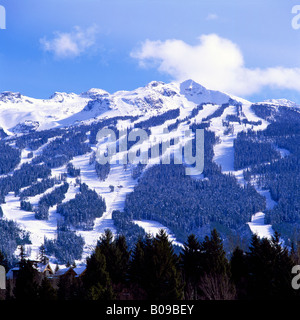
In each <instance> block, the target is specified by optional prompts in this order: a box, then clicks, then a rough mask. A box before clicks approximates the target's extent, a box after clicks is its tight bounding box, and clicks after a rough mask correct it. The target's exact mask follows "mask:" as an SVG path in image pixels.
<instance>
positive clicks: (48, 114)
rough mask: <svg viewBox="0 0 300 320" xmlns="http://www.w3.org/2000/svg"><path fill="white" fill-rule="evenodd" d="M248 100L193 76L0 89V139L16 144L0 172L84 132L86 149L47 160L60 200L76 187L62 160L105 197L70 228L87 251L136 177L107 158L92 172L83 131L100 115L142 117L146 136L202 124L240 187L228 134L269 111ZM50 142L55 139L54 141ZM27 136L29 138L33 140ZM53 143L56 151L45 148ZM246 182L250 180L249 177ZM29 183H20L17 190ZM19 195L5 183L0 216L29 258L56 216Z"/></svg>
mask: <svg viewBox="0 0 300 320" xmlns="http://www.w3.org/2000/svg"><path fill="white" fill-rule="evenodd" d="M255 105H256V108H257V106H261V108H262V109H261V110H264V109H263V106H265V105H267V106H269V107H270V108H271V109H272V107H274V108H273V109H274V110H273V109H272V110H273V111H272V110H271V111H270V110H269V109H268V112H269V113H270V112H274V114H275V112H279V111H278V106H283V107H288V108H290V109H294V108H297V105H296V103H293V102H290V101H287V100H269V101H265V102H261V103H255ZM253 106H254V103H252V102H250V101H247V100H245V99H242V98H238V97H234V96H231V95H229V94H225V93H222V92H219V91H214V90H208V89H206V88H204V87H203V86H201V85H200V84H198V83H196V82H194V81H193V80H187V81H184V82H182V83H177V82H172V83H168V84H166V83H163V82H157V81H153V82H151V83H149V84H148V85H146V86H144V87H140V88H137V89H136V90H133V91H118V92H115V93H113V94H111V93H108V92H106V91H104V90H102V89H95V88H93V89H90V90H88V91H86V92H83V93H81V94H75V93H61V92H56V93H54V94H53V95H52V96H51V97H50V98H49V99H35V98H30V97H26V96H23V95H22V94H20V93H13V92H3V93H1V94H0V127H1V128H2V129H3V130H4V132H5V133H6V134H7V135H8V136H7V137H6V138H4V140H3V141H4V143H8V144H9V145H10V146H11V147H13V148H18V149H19V150H20V152H21V159H20V163H19V164H18V165H17V166H15V168H14V169H13V170H11V171H10V172H7V173H4V174H2V176H1V177H2V178H5V177H7V176H13V175H14V172H16V171H17V170H20V168H21V167H22V165H24V164H26V163H27V164H33V165H35V164H40V163H42V164H44V163H46V161H47V159H48V158H49V159H50V158H51V159H50V160H51V161H53V159H56V158H59V159H60V158H61V157H63V156H66V155H65V154H60V149H59V148H60V144H59V143H61V145H63V144H64V143H65V142H66V141H70V139H72V136H70V132H72V131H71V130H73V132H74V136H75V135H76V134H77V135H79V133H80V134H82V132H83V133H84V134H85V138H86V140H83V141H81V140H80V141H79V144H82V145H83V144H85V146H86V149H83V150H86V151H81V152H78V153H77V154H76V152H75V153H74V155H73V154H72V155H71V156H69V155H67V156H68V158H67V160H68V161H65V162H64V163H63V164H62V165H55V164H53V163H52V164H51V165H49V167H50V168H51V175H50V176H51V177H59V176H61V174H66V176H67V178H66V182H67V183H68V184H69V189H68V191H67V193H66V194H65V197H64V200H63V201H62V203H66V202H68V201H70V200H71V199H74V198H75V196H76V194H78V193H79V192H80V188H79V185H78V181H77V178H75V177H72V176H70V175H69V174H67V172H68V171H67V163H71V164H72V165H73V166H74V167H75V168H78V169H80V181H81V183H85V184H86V185H87V186H88V187H89V188H90V189H92V190H95V191H96V192H97V194H99V195H101V196H102V197H103V199H105V203H106V210H105V212H104V213H103V215H102V216H101V217H98V218H96V219H95V221H94V226H93V228H92V230H90V229H89V230H84V229H81V230H80V229H76V228H75V229H76V234H78V235H81V236H82V237H83V239H84V241H85V246H84V255H83V256H82V261H83V260H84V258H85V257H86V256H87V255H88V254H90V253H91V250H92V249H93V248H94V246H95V244H96V241H97V240H98V239H99V236H100V235H101V234H102V233H103V232H104V230H105V229H106V228H111V229H112V230H114V232H116V227H115V225H114V222H113V220H112V212H113V211H114V210H120V211H122V210H124V206H125V199H126V196H127V195H128V194H129V193H131V192H133V190H134V187H135V186H136V185H137V184H138V179H137V178H135V177H134V176H133V175H132V167H130V166H129V167H128V168H125V167H124V166H123V165H122V164H114V165H111V167H110V170H109V172H108V174H107V175H106V176H105V178H104V180H102V181H101V180H99V177H98V175H97V172H96V170H95V163H94V162H93V161H91V158H92V157H93V154H94V152H95V151H96V150H97V144H95V141H93V140H92V138H91V137H92V135H93V130H94V128H95V127H96V128H97V125H99V126H100V127H101V123H106V122H105V121H107V123H108V125H112V124H111V123H110V122H109V120H110V119H112V121H113V123H114V125H115V126H116V127H117V128H132V127H133V126H137V127H138V126H139V124H144V125H145V123H146V121H149V122H147V128H148V129H149V130H150V131H151V136H150V137H149V141H147V142H151V141H152V140H151V139H152V138H153V136H154V137H155V138H157V137H159V136H160V135H161V134H162V133H163V132H164V129H166V128H171V127H174V128H175V130H173V131H171V130H170V131H171V132H170V133H169V138H174V137H175V136H176V135H177V134H182V133H184V132H185V131H186V130H187V129H188V128H189V126H190V125H199V124H205V126H206V127H207V130H209V131H210V132H212V133H214V135H215V137H216V140H217V143H216V144H215V145H214V146H213V152H214V156H213V161H214V163H216V164H217V165H219V166H220V168H221V172H222V173H223V174H231V175H234V176H235V177H236V179H237V182H238V183H239V185H240V186H241V187H245V186H246V182H245V179H244V176H243V170H242V169H237V168H236V167H235V148H234V144H235V141H236V139H237V137H238V134H239V133H241V132H247V131H248V130H252V131H253V132H257V131H259V130H266V128H267V127H268V126H269V124H270V121H269V120H268V119H269V118H268V117H267V116H264V114H263V112H262V111H261V110H260V109H259V110H257V109H255V108H254V107H253ZM171 110H174V111H176V112H177V110H178V114H177V113H176V112H174V113H172V114H171V113H168V112H170V111H171ZM160 116H161V118H159V117H160ZM164 117H165V118H164ZM273 118H274V117H273ZM150 120H151V121H152V122H151V121H150ZM89 126H90V127H89ZM93 126H95V127H93ZM51 130H52V131H51ZM54 130H58V131H54ZM84 130H85V131H84ZM44 136H46V138H45V137H44ZM43 139H44V140H43ZM60 139H61V140H60ZM56 142H59V143H57V145H55V143H56ZM186 142H187V140H183V142H181V143H183V144H185V143H186ZM33 143H37V144H38V146H35V145H34V144H33ZM273 145H274V143H273ZM276 148H277V149H276ZM275 149H276V150H277V151H278V150H279V151H281V154H285V155H287V154H288V153H287V152H285V150H284V148H283V147H279V146H274V150H275ZM53 150H55V152H56V153H53ZM50 151H51V152H50ZM52 153H53V154H54V156H53V155H52ZM67 156H66V157H67ZM50 160H49V161H50ZM150 167H151V165H150V164H149V165H147V166H145V167H144V168H143V172H146V171H147V170H148V169H149V168H150ZM244 169H247V168H244ZM142 174H143V173H142ZM194 178H197V179H200V180H201V179H208V178H207V177H204V176H203V175H202V174H199V175H197V174H195V177H194ZM40 180H41V179H39V180H37V181H40ZM34 183H36V182H34ZM253 184H254V185H255V181H254V183H253ZM31 185H32V184H28V185H26V187H22V188H21V191H22V190H25V189H26V188H29V187H30V186H31ZM0 186H1V181H0ZM255 187H256V189H257V192H258V193H260V194H261V195H263V196H264V197H265V199H266V209H271V208H272V207H274V205H275V202H274V201H273V200H272V199H271V196H270V193H269V191H268V190H262V189H261V188H259V187H258V186H256V185H255ZM54 189H55V186H52V187H51V188H47V190H46V191H43V192H41V193H38V194H36V195H34V196H33V195H31V196H27V197H26V201H28V202H30V204H31V205H32V206H33V208H34V207H37V206H38V204H39V200H40V199H41V198H42V197H43V196H44V195H45V194H49V193H50V192H51V191H53V190H54ZM20 200H21V199H20V196H19V194H18V193H17V192H14V190H9V192H8V193H7V194H5V203H3V204H2V206H1V207H2V210H3V218H4V219H8V220H13V221H16V222H17V223H18V224H19V226H20V227H21V228H23V229H24V230H27V231H29V233H30V239H31V242H32V244H31V245H27V247H28V248H31V257H32V258H36V254H37V252H38V248H39V246H40V245H41V244H42V243H43V241H44V237H47V239H56V237H57V230H56V228H57V221H58V220H59V219H62V217H61V215H60V214H59V213H57V211H56V209H57V205H54V206H51V207H50V209H49V217H48V219H44V220H43V219H36V216H35V212H34V210H29V211H24V210H21V208H20ZM255 214H256V215H253V216H252V220H251V221H248V225H249V227H250V229H251V230H252V231H253V232H258V233H260V234H261V235H264V236H268V237H269V236H271V235H272V232H273V230H272V227H271V226H270V225H265V224H264V219H263V217H264V213H263V212H260V211H259V212H255ZM134 223H135V224H137V225H139V226H141V227H142V228H144V229H145V230H148V231H149V230H151V232H152V231H153V230H158V228H161V227H164V228H167V227H168V226H164V225H162V224H161V223H159V222H158V221H149V220H147V219H144V220H137V219H135V220H134ZM167 230H168V232H169V233H170V235H172V239H173V240H174V241H176V237H175V235H174V234H173V231H172V230H170V229H167ZM54 260H55V257H53V261H54ZM77 262H78V261H77ZM79 262H80V261H79Z"/></svg>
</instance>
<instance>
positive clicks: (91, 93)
mask: <svg viewBox="0 0 300 320" xmlns="http://www.w3.org/2000/svg"><path fill="white" fill-rule="evenodd" d="M80 95H81V96H82V97H84V98H91V99H99V98H102V97H108V96H109V93H108V92H107V91H105V90H102V89H97V88H91V89H89V90H88V91H85V92H82V93H81V94H80Z"/></svg>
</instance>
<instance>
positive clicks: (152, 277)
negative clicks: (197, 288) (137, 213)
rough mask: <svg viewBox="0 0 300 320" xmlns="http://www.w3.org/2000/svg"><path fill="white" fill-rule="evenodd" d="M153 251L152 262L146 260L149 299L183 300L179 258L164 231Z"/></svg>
mask: <svg viewBox="0 0 300 320" xmlns="http://www.w3.org/2000/svg"><path fill="white" fill-rule="evenodd" d="M148 249H149V248H148ZM151 251H152V252H151V253H152V255H151V258H152V259H151V261H149V260H150V259H146V261H147V263H148V264H149V267H148V268H147V271H148V272H147V274H145V277H147V280H146V282H148V284H147V287H146V288H144V289H145V290H146V292H147V294H148V298H149V299H155V300H179V299H182V298H183V285H182V277H181V273H180V272H179V268H178V257H177V256H176V254H175V253H174V249H173V246H172V243H171V242H170V241H169V239H168V236H167V234H166V232H165V231H164V230H163V229H161V230H160V231H159V233H158V234H157V235H156V237H155V238H154V239H153V242H152V250H151ZM148 252H149V251H148Z"/></svg>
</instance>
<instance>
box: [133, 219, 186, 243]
mask: <svg viewBox="0 0 300 320" xmlns="http://www.w3.org/2000/svg"><path fill="white" fill-rule="evenodd" d="M133 222H134V223H135V224H137V225H138V226H139V227H141V228H143V229H144V230H145V232H146V233H148V234H150V235H151V236H153V237H155V236H156V235H157V234H158V233H159V231H160V230H161V229H163V230H165V232H166V234H167V235H168V238H169V241H171V242H172V243H173V244H174V245H177V246H180V247H183V244H182V243H181V242H178V241H177V240H176V238H175V236H174V234H172V232H171V231H170V230H169V229H168V228H167V227H165V226H163V225H162V224H160V223H159V222H157V221H153V220H133Z"/></svg>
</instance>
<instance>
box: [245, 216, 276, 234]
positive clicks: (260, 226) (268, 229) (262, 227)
mask: <svg viewBox="0 0 300 320" xmlns="http://www.w3.org/2000/svg"><path fill="white" fill-rule="evenodd" d="M248 225H249V228H250V230H251V231H252V232H253V233H254V234H257V235H258V236H259V237H260V238H267V239H270V238H271V237H272V236H273V234H274V231H273V229H272V226H271V225H269V224H265V214H264V213H263V212H257V213H256V214H254V215H253V216H252V217H251V222H248Z"/></svg>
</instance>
